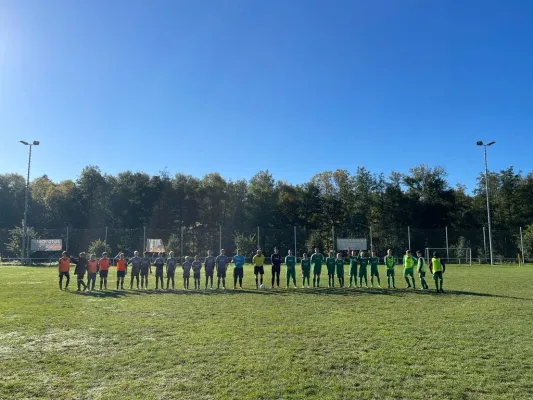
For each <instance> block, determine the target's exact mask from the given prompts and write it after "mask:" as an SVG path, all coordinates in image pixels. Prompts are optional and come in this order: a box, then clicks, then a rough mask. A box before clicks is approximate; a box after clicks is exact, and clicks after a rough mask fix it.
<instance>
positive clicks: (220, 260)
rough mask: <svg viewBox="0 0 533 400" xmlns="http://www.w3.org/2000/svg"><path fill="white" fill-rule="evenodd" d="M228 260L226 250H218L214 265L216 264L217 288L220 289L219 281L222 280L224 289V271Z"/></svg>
mask: <svg viewBox="0 0 533 400" xmlns="http://www.w3.org/2000/svg"><path fill="white" fill-rule="evenodd" d="M229 262H230V259H229V257H228V256H227V255H226V250H224V249H222V250H220V255H218V256H217V258H216V259H215V265H216V266H217V289H220V281H221V280H222V288H223V289H226V272H227V269H228V264H229Z"/></svg>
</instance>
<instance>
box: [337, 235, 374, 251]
mask: <svg viewBox="0 0 533 400" xmlns="http://www.w3.org/2000/svg"><path fill="white" fill-rule="evenodd" d="M366 249H368V247H367V242H366V239H362V238H359V239H343V238H337V250H366Z"/></svg>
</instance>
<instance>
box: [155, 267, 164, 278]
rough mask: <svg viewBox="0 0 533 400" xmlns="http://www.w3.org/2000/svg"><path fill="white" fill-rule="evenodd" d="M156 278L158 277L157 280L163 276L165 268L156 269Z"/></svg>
mask: <svg viewBox="0 0 533 400" xmlns="http://www.w3.org/2000/svg"><path fill="white" fill-rule="evenodd" d="M155 276H156V278H157V277H160V276H163V268H156V269H155Z"/></svg>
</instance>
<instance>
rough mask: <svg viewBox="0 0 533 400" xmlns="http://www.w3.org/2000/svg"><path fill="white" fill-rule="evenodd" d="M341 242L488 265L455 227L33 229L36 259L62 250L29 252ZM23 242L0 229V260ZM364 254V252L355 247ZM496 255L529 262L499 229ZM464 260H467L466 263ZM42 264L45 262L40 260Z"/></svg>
mask: <svg viewBox="0 0 533 400" xmlns="http://www.w3.org/2000/svg"><path fill="white" fill-rule="evenodd" d="M337 238H363V239H366V240H367V243H368V245H367V249H365V250H370V249H374V250H375V251H376V253H377V255H378V256H380V257H382V256H383V255H384V254H385V253H386V251H387V249H391V250H392V251H393V254H394V255H395V256H397V257H400V256H401V255H402V254H403V253H404V252H405V250H406V249H408V248H410V249H412V250H413V252H414V251H415V250H421V251H422V253H423V254H425V249H426V248H440V249H446V250H445V251H444V253H446V254H441V257H442V258H447V257H448V258H449V259H450V260H449V262H452V263H457V264H459V263H466V260H465V257H463V256H457V255H456V256H454V254H459V253H460V249H465V248H468V249H471V257H472V262H473V263H487V262H490V253H489V249H488V243H489V242H488V236H487V232H486V230H484V229H478V230H464V231H459V230H452V229H446V228H443V229H418V228H411V227H405V228H401V229H389V230H379V231H375V230H374V231H373V230H372V229H371V228H366V227H361V226H357V227H352V226H347V225H344V226H325V227H324V228H322V229H308V228H306V227H301V226H292V227H286V228H263V227H257V226H256V227H247V228H244V229H234V228H231V227H224V226H217V227H180V226H177V227H176V228H174V229H152V228H148V227H147V228H144V227H139V228H134V229H116V228H107V227H101V228H94V229H77V228H68V227H65V228H57V229H29V230H28V240H27V243H28V251H29V256H30V258H32V259H35V260H50V259H53V260H55V259H57V258H58V257H59V256H60V252H59V251H57V252H43V251H31V250H30V248H29V243H30V242H31V239H61V240H62V247H63V250H65V251H67V252H68V253H69V254H71V255H75V254H78V253H79V252H81V251H85V252H87V251H88V250H90V249H94V248H95V245H96V244H98V243H99V244H100V247H96V248H97V249H98V251H96V252H97V253H100V252H101V251H103V249H104V248H105V249H107V250H108V251H109V252H110V253H111V254H112V255H115V254H117V253H118V252H124V253H125V254H126V255H127V256H131V255H132V254H133V252H134V251H135V250H138V251H140V252H142V251H143V250H144V249H145V246H146V242H147V239H160V240H161V241H162V243H163V245H164V247H165V251H166V252H168V251H170V250H172V251H174V254H175V255H176V256H177V257H178V258H183V257H185V256H187V255H189V256H194V255H199V256H202V257H203V256H205V255H206V253H207V250H212V251H213V253H214V254H215V255H216V254H218V253H219V251H220V249H221V248H223V249H226V250H227V252H228V254H233V253H234V252H235V249H237V248H239V250H240V252H241V254H243V255H245V256H246V257H247V259H249V258H251V256H252V255H253V253H255V251H256V250H257V249H258V248H261V249H262V250H263V252H264V254H265V256H267V258H268V257H269V256H270V254H272V253H273V251H274V248H275V247H277V248H278V249H279V252H280V254H282V255H286V254H287V252H288V250H289V249H290V250H292V251H293V252H296V254H297V255H298V257H301V256H302V254H303V253H304V252H307V253H308V254H310V253H312V252H313V249H314V248H315V247H317V248H319V249H320V251H321V252H323V253H327V252H328V251H329V250H333V251H336V250H337V245H336V239H337ZM21 243H22V238H21V234H20V229H18V230H16V229H13V230H9V229H0V256H1V257H2V260H3V261H2V262H5V261H6V260H8V259H10V260H13V259H15V260H16V259H20V258H21ZM353 250H361V249H353ZM493 255H494V261H495V263H513V262H517V263H518V256H519V255H520V257H521V258H522V262H524V261H527V260H526V256H530V255H529V254H524V253H523V251H522V246H521V232H520V231H519V230H517V231H516V232H514V231H495V232H493ZM463 260H464V261H463ZM39 263H41V261H39Z"/></svg>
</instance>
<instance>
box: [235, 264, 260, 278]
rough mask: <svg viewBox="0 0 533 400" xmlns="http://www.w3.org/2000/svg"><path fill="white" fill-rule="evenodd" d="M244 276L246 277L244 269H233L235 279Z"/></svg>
mask: <svg viewBox="0 0 533 400" xmlns="http://www.w3.org/2000/svg"><path fill="white" fill-rule="evenodd" d="M256 268H257V267H256ZM261 268H263V267H261ZM243 276H244V268H233V277H234V278H242V277H243Z"/></svg>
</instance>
